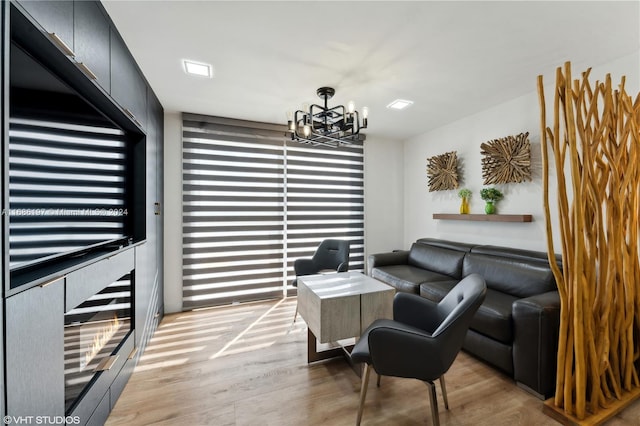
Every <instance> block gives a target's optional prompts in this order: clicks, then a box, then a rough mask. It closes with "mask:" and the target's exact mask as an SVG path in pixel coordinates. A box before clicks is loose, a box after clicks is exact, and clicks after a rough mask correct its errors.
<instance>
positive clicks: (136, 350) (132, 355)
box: [127, 347, 138, 359]
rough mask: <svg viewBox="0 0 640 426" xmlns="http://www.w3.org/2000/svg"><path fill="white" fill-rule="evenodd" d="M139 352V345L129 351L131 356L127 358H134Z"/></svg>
mask: <svg viewBox="0 0 640 426" xmlns="http://www.w3.org/2000/svg"><path fill="white" fill-rule="evenodd" d="M137 353H138V348H137V347H135V348H133V350H132V351H131V352H130V353H129V356H128V357H127V359H133V357H135V356H136V354H137Z"/></svg>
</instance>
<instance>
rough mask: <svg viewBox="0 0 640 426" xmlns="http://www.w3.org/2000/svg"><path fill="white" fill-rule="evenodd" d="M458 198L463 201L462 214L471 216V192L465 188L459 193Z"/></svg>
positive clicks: (461, 205)
mask: <svg viewBox="0 0 640 426" xmlns="http://www.w3.org/2000/svg"><path fill="white" fill-rule="evenodd" d="M458 197H460V198H461V199H462V203H461V204H460V214H469V198H471V190H469V189H467V188H463V189H461V190H460V191H458Z"/></svg>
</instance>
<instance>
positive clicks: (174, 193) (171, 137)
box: [163, 113, 182, 313]
mask: <svg viewBox="0 0 640 426" xmlns="http://www.w3.org/2000/svg"><path fill="white" fill-rule="evenodd" d="M163 212H164V311H165V312H166V313H171V312H180V311H182V115H181V114H180V113H167V114H165V115H164V209H163Z"/></svg>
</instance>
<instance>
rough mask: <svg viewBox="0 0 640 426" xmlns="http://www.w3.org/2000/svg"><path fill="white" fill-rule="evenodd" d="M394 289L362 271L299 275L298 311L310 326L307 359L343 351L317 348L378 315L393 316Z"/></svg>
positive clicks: (360, 329) (357, 332)
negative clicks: (319, 350)
mask: <svg viewBox="0 0 640 426" xmlns="http://www.w3.org/2000/svg"><path fill="white" fill-rule="evenodd" d="M394 295H395V289H394V288H393V287H391V286H389V285H387V284H384V283H382V282H380V281H378V280H375V279H373V278H370V277H368V276H366V275H364V274H362V273H360V272H339V273H332V274H321V275H305V276H300V277H298V312H299V313H300V315H301V316H302V318H304V320H305V322H306V323H307V326H308V342H307V348H308V352H307V360H308V362H314V361H319V360H322V359H327V358H332V357H335V356H339V355H341V354H343V353H344V350H345V348H344V347H342V346H341V347H338V348H334V349H331V350H327V351H322V352H318V350H317V340H318V341H320V343H332V342H337V341H338V340H343V339H347V338H351V337H360V335H361V334H362V332H363V331H364V330H365V329H366V328H367V327H368V326H369V325H370V324H371V323H372V322H373V321H374V320H376V319H378V318H393V296H394Z"/></svg>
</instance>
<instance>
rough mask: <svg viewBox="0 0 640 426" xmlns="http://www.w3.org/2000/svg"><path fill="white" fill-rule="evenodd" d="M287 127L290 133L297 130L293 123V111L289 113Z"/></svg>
mask: <svg viewBox="0 0 640 426" xmlns="http://www.w3.org/2000/svg"><path fill="white" fill-rule="evenodd" d="M287 125H288V126H289V130H290V131H292V132H293V131H294V130H295V129H296V127H295V124H294V123H293V111H291V110H289V111H287Z"/></svg>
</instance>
